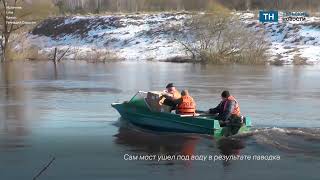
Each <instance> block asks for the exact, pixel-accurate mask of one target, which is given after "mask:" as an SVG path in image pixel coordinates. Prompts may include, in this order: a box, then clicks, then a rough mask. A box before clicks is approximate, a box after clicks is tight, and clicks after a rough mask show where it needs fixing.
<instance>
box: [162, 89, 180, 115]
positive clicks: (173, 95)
mask: <svg viewBox="0 0 320 180" xmlns="http://www.w3.org/2000/svg"><path fill="white" fill-rule="evenodd" d="M162 96H163V97H165V98H166V99H165V100H164V101H163V104H164V105H167V106H170V107H172V110H173V109H175V108H176V106H177V105H178V104H179V101H178V100H179V99H180V98H181V94H180V92H179V91H178V90H177V89H176V88H175V87H174V85H173V83H169V84H168V85H167V86H166V90H165V91H164V92H163V93H162Z"/></svg>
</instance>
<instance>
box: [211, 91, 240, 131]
mask: <svg viewBox="0 0 320 180" xmlns="http://www.w3.org/2000/svg"><path fill="white" fill-rule="evenodd" d="M221 99H222V101H221V102H220V103H219V104H218V106H217V107H215V108H212V109H209V114H217V115H218V116H217V117H216V118H217V119H218V120H219V122H220V125H221V126H226V125H229V124H241V123H242V122H241V121H242V117H241V113H240V106H239V103H238V101H237V100H236V99H235V98H234V97H233V96H231V95H230V93H229V91H223V92H222V93H221Z"/></svg>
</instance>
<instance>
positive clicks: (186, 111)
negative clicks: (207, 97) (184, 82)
mask: <svg viewBox="0 0 320 180" xmlns="http://www.w3.org/2000/svg"><path fill="white" fill-rule="evenodd" d="M178 103H179V104H178V107H177V114H182V115H194V114H195V113H196V103H195V102H194V100H193V98H192V97H191V96H190V95H189V92H188V90H183V91H181V98H180V99H179V100H178Z"/></svg>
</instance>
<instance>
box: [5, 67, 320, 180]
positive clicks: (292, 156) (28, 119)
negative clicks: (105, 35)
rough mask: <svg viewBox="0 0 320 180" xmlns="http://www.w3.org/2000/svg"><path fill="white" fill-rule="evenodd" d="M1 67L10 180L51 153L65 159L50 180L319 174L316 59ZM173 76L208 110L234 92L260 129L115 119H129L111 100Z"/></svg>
mask: <svg viewBox="0 0 320 180" xmlns="http://www.w3.org/2000/svg"><path fill="white" fill-rule="evenodd" d="M0 71H1V72H0V172H1V179H10V180H11V179H13V180H14V179H32V177H33V176H34V172H38V171H39V167H41V166H43V164H45V163H47V161H48V159H50V157H52V156H54V157H56V160H55V162H54V164H53V165H52V167H50V169H49V170H48V171H47V172H46V174H45V175H44V177H43V179H59V180H61V179H68V180H69V179H78V180H82V179H83V180H86V179H171V178H174V179H183V180H186V179H197V178H199V177H200V176H201V177H202V176H205V177H215V178H223V179H225V180H228V179H234V177H237V178H238V179H247V180H250V179H256V178H259V179H260V180H263V179H268V180H269V179H279V178H288V177H290V179H297V180H298V179H299V180H300V179H303V178H305V177H308V179H318V177H319V176H318V173H316V172H317V170H318V169H319V168H320V163H319V162H320V160H319V158H320V152H319V149H320V140H319V135H320V131H319V127H320V119H319V114H318V107H319V106H320V101H319V98H320V84H319V83H316V82H317V80H318V79H319V77H320V71H319V67H317V66H299V67H296V66H285V67H268V66H267V67H266V66H211V65H207V66H205V65H199V64H173V63H156V62H145V63H136V62H120V63H106V64H87V63H85V62H65V63H59V64H58V65H57V68H56V70H55V69H54V68H53V64H52V63H51V62H12V63H5V64H0ZM168 82H174V83H175V84H176V85H177V87H178V88H179V89H184V88H186V89H189V92H190V93H191V95H192V96H193V97H194V99H195V100H196V101H197V104H198V108H199V109H202V110H205V109H208V108H211V107H213V106H215V105H216V104H217V103H218V102H219V100H220V98H219V94H220V92H221V91H222V90H223V89H229V90H230V91H231V92H232V93H233V94H234V95H235V96H236V97H237V99H238V101H239V102H240V104H241V108H242V112H243V113H244V114H245V115H248V116H250V117H251V119H252V121H253V124H254V125H255V126H256V129H255V130H253V131H252V132H250V133H248V134H245V135H241V136H236V137H235V138H234V139H231V140H230V139H225V140H221V141H218V142H217V141H216V140H214V139H212V138H211V137H209V136H199V135H190V134H187V135H186V134H183V135H177V134H158V133H154V132H149V131H141V130H140V129H137V128H135V127H131V126H125V127H123V126H121V127H117V126H114V125H113V124H114V123H115V122H116V121H117V120H118V118H119V117H120V116H119V114H118V113H117V112H116V111H115V110H114V109H112V108H111V107H110V104H111V103H112V102H116V101H118V100H121V101H123V100H128V99H130V98H131V96H132V95H133V94H135V93H136V92H137V91H138V90H159V89H163V88H164V86H165V85H166V84H167V83H168ZM273 127H276V128H273ZM126 153H137V154H186V155H187V154H189V155H190V154H213V155H215V154H217V155H220V154H224V155H231V154H234V155H237V154H251V155H253V154H279V155H281V161H277V162H263V161H232V162H218V163H213V162H211V163H208V162H197V161H193V162H189V163H187V165H188V166H185V165H186V164H185V163H179V162H166V163H164V166H158V165H159V164H158V163H151V164H150V163H147V164H146V163H145V162H140V161H137V162H129V161H124V160H123V154H126ZM181 164H182V165H181ZM288 164H290V169H289V168H286V167H288ZM150 165H151V166H150ZM166 165H170V166H166ZM189 165H191V166H189ZM185 167H188V168H187V169H185ZM66 169H68V171H66ZM17 172H19V173H17ZM270 172H272V173H270ZM296 172H299V173H296Z"/></svg>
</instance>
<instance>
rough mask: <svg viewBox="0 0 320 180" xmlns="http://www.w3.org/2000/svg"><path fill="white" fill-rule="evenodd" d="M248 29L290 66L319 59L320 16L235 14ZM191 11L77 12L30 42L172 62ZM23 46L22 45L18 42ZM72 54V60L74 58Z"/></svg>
mask: <svg viewBox="0 0 320 180" xmlns="http://www.w3.org/2000/svg"><path fill="white" fill-rule="evenodd" d="M234 14H235V15H236V16H239V17H240V19H241V20H242V21H243V22H244V23H246V24H247V26H248V28H253V29H254V30H256V31H261V30H262V31H264V32H265V35H266V39H267V40H268V41H269V42H270V50H269V54H270V59H269V60H270V61H281V62H283V63H284V64H291V63H292V62H294V60H296V59H300V60H303V61H304V62H307V63H318V62H320V19H319V18H316V17H309V18H307V20H306V21H304V22H300V23H294V24H293V23H264V24H262V23H260V22H258V20H257V16H256V15H255V14H253V13H234ZM190 17H191V15H190V14H189V13H185V12H184V13H156V14H135V15H107V16H74V17H60V18H55V19H49V20H46V21H44V22H42V23H41V24H40V25H39V26H38V27H36V28H35V30H33V32H31V33H30V34H28V36H27V40H28V41H27V42H28V45H30V46H37V47H39V49H41V53H44V54H46V53H47V54H50V53H52V51H53V49H54V48H55V47H58V48H60V49H61V48H62V49H63V48H67V47H71V48H72V49H73V50H74V51H77V53H78V56H77V57H79V56H85V54H88V53H91V52H93V51H102V52H108V53H112V54H114V55H116V56H117V57H119V58H120V59H126V60H168V59H172V58H176V57H186V53H185V51H184V49H183V47H182V45H181V44H180V43H179V42H177V41H176V40H174V36H173V34H174V31H175V30H174V28H173V27H174V26H175V25H179V24H183V23H184V22H185V20H187V19H188V18H190ZM16 48H17V50H19V48H21V47H19V43H18V45H17V46H16ZM74 56H75V55H74V54H72V53H70V55H69V56H68V57H67V58H70V59H72V58H75V57H74Z"/></svg>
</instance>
